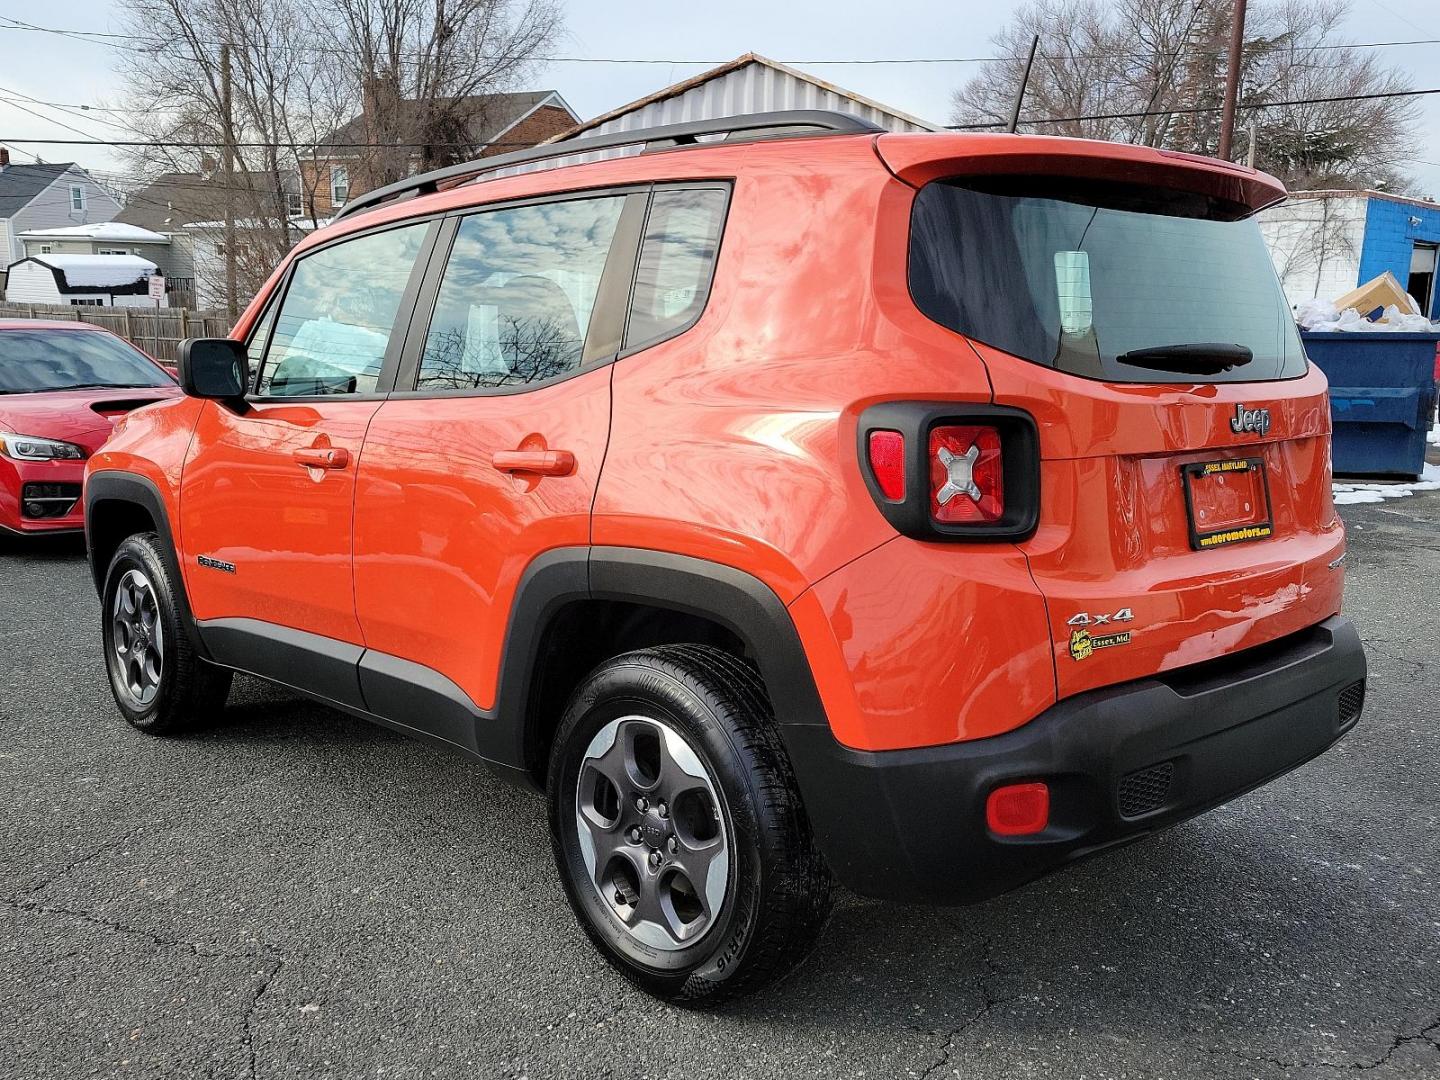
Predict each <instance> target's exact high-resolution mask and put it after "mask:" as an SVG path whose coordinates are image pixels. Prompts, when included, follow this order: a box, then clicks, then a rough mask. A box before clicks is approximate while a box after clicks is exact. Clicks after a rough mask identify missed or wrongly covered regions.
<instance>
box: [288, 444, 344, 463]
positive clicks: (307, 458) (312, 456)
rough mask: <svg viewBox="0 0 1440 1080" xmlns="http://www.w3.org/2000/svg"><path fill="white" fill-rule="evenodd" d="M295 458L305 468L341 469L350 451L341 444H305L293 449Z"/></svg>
mask: <svg viewBox="0 0 1440 1080" xmlns="http://www.w3.org/2000/svg"><path fill="white" fill-rule="evenodd" d="M295 460H296V461H297V462H298V463H299V464H301V465H303V466H305V468H307V469H343V468H345V467H346V466H347V465H349V464H350V451H349V450H346V449H345V448H344V447H343V446H307V447H304V448H302V449H300V450H296V451H295Z"/></svg>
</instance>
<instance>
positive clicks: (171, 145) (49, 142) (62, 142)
mask: <svg viewBox="0 0 1440 1080" xmlns="http://www.w3.org/2000/svg"><path fill="white" fill-rule="evenodd" d="M1427 92H1430V93H1433V92H1435V91H1427ZM1336 100H1343V99H1336ZM35 115H37V116H38V115H39V114H38V113H37V114H35ZM40 119H41V120H50V117H48V116H41V117H40ZM50 122H51V123H52V124H59V123H60V122H59V121H58V120H50ZM1024 122H1025V121H1022V123H1024ZM60 126H61V127H64V126H65V125H64V124H60ZM70 130H71V131H74V130H75V129H74V128H71V129H70ZM81 134H82V135H83V134H88V133H86V132H81ZM0 142H19V143H26V144H29V145H33V146H118V147H131V148H134V147H141V148H150V149H153V150H212V149H214V148H216V147H218V146H219V145H220V142H219V140H218V139H217V140H216V141H214V142H184V141H180V140H171V139H158V140H153V141H141V140H123V139H122V140H117V139H97V138H93V137H92V138H86V139H27V138H24V137H23V136H19V135H16V136H11V135H6V136H5V137H4V138H3V139H0ZM534 145H535V144H534V143H533V142H492V143H485V142H396V143H356V142H341V143H336V142H326V141H324V140H319V141H316V142H237V143H235V147H236V149H239V150H268V149H270V148H271V147H274V148H276V149H279V150H314V151H316V152H324V151H327V150H424V149H425V148H427V147H429V148H432V149H437V150H440V149H444V150H464V149H467V148H470V149H474V148H476V147H480V148H485V149H489V148H490V147H495V146H499V147H509V148H517V149H524V148H526V147H529V146H534Z"/></svg>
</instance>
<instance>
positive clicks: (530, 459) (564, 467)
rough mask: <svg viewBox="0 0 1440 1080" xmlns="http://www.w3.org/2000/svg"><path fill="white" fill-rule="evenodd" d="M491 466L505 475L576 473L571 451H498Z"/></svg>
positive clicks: (573, 456)
mask: <svg viewBox="0 0 1440 1080" xmlns="http://www.w3.org/2000/svg"><path fill="white" fill-rule="evenodd" d="M490 464H492V465H494V466H495V468H497V469H499V470H500V471H501V472H505V473H533V474H534V475H536V476H569V475H570V474H571V473H573V472H574V471H575V455H574V454H572V453H570V451H569V450H496V451H495V453H493V454H491V455H490Z"/></svg>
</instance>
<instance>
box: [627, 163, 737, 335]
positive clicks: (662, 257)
mask: <svg viewBox="0 0 1440 1080" xmlns="http://www.w3.org/2000/svg"><path fill="white" fill-rule="evenodd" d="M728 196H729V192H728V191H727V190H726V189H725V188H718V187H710V188H657V189H656V190H655V194H654V197H653V198H652V200H651V203H650V216H649V218H648V219H647V220H646V224H645V237H644V240H643V241H642V243H641V245H640V265H639V267H638V268H637V271H636V275H635V295H634V300H633V301H632V303H631V305H630V325H629V331H628V334H627V337H626V341H625V347H626V348H627V349H636V348H640V347H642V346H645V345H653V344H654V343H655V342H657V341H660V340H661V339H663V338H667V337H671V336H673V335H675V334H678V333H680V332H681V331H683V330H685V329H686V328H688V327H689V326H691V325H692V324H693V323H694V322H695V320H696V319H698V318H699V317H700V312H702V311H703V310H705V301H706V300H707V299H708V298H709V296H710V280H711V278H712V277H713V276H714V273H715V259H716V255H717V254H718V252H719V249H720V231H721V227H722V226H723V224H724V221H725V205H726V201H727V199H728Z"/></svg>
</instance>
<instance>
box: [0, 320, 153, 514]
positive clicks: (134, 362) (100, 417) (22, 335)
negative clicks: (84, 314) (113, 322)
mask: <svg viewBox="0 0 1440 1080" xmlns="http://www.w3.org/2000/svg"><path fill="white" fill-rule="evenodd" d="M178 394H179V390H178V389H177V387H176V385H175V380H174V379H173V378H171V376H170V374H169V373H168V372H167V371H166V370H165V369H164V368H162V367H161V366H160V365H159V364H157V363H156V362H155V361H154V360H152V359H150V357H148V356H146V355H145V354H144V353H142V352H141V351H140V350H139V349H137V348H135V347H134V346H133V345H131V344H129V343H128V342H126V341H124V340H123V339H121V338H118V337H116V336H115V335H114V334H112V333H110V331H108V330H104V329H102V328H100V327H98V326H90V325H88V324H85V323H73V322H38V321H36V320H33V319H15V320H9V321H6V320H0V531H3V532H11V533H25V534H29V533H55V532H65V531H74V530H78V529H80V528H81V527H83V525H84V509H83V507H82V506H81V504H80V485H81V481H82V480H83V479H84V477H85V460H86V459H87V458H88V457H89V456H90V455H91V454H93V453H94V452H95V451H96V450H98V449H100V447H101V445H102V444H103V443H104V442H105V440H106V439H108V438H109V437H110V432H111V430H112V429H113V428H114V425H115V421H116V419H118V418H119V417H120V416H123V415H124V414H125V413H128V412H130V411H131V410H132V409H138V408H139V407H140V406H141V405H149V404H150V403H151V402H155V401H160V400H162V399H164V398H169V397H176V396H178Z"/></svg>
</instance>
